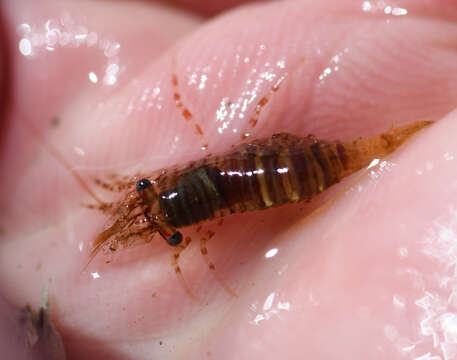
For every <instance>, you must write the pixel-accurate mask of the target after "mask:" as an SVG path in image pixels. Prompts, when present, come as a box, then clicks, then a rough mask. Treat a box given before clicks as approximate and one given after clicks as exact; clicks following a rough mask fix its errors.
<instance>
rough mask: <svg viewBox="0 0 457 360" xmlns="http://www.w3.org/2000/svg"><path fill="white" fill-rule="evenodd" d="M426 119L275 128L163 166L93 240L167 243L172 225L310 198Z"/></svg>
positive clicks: (174, 241) (176, 238)
mask: <svg viewBox="0 0 457 360" xmlns="http://www.w3.org/2000/svg"><path fill="white" fill-rule="evenodd" d="M431 123H432V122H429V121H421V122H415V123H411V124H408V125H405V126H402V127H393V128H391V129H390V130H389V131H387V132H385V133H382V134H380V135H376V136H373V137H371V138H366V139H364V138H358V139H355V140H351V141H346V142H340V141H322V140H318V139H316V138H315V137H314V136H311V135H309V136H307V137H297V136H294V135H291V134H287V133H279V134H275V135H273V136H271V137H270V138H267V139H261V140H255V141H251V142H248V143H246V144H242V145H239V146H237V147H235V148H233V149H231V150H230V151H229V152H227V153H225V154H222V155H218V156H206V157H205V158H203V159H201V160H199V161H195V162H192V163H191V164H189V165H186V166H182V167H177V168H174V169H166V170H162V171H160V174H159V175H158V176H155V177H151V178H146V177H145V178H142V179H141V180H139V181H137V183H136V189H130V191H128V192H127V194H126V197H125V198H124V200H122V201H121V202H120V205H119V207H118V211H117V213H115V214H114V216H115V217H116V218H115V221H114V222H113V225H112V226H111V227H110V228H108V229H107V230H105V231H103V232H102V233H101V234H100V235H99V236H98V237H97V239H96V241H95V242H94V249H96V248H98V247H100V245H102V243H106V242H107V241H110V247H111V245H112V243H114V244H115V245H116V247H117V244H118V243H119V242H120V243H122V244H124V245H125V244H126V241H127V239H128V238H129V237H131V236H140V237H141V236H146V237H147V238H150V237H151V236H152V235H154V234H156V233H159V234H160V235H161V236H162V237H163V238H164V239H165V240H166V241H167V242H168V244H170V245H173V246H176V245H179V244H180V243H181V241H182V239H183V236H182V235H181V233H180V232H179V231H178V230H177V229H180V228H183V227H186V226H189V225H194V224H198V223H200V222H202V221H205V220H211V219H214V218H218V217H223V216H226V215H229V214H233V213H242V212H245V211H253V210H263V209H267V208H271V207H277V206H282V205H286V204H289V203H295V202H300V201H309V200H310V199H312V198H313V197H314V196H316V195H317V194H319V193H321V192H322V191H324V190H326V189H328V188H329V187H330V186H332V185H334V184H336V183H338V182H339V181H341V179H343V178H344V177H346V176H348V175H350V174H352V173H354V172H356V171H358V170H360V169H362V168H364V167H366V166H368V165H369V164H370V162H371V161H372V160H373V159H374V158H384V157H386V156H387V155H389V154H390V153H392V152H393V151H395V150H396V149H397V148H398V147H399V146H400V145H401V144H402V143H404V142H405V141H406V140H408V139H409V138H410V137H411V136H412V135H414V134H415V133H416V132H417V131H419V130H421V129H422V128H424V127H426V126H428V125H430V124H431Z"/></svg>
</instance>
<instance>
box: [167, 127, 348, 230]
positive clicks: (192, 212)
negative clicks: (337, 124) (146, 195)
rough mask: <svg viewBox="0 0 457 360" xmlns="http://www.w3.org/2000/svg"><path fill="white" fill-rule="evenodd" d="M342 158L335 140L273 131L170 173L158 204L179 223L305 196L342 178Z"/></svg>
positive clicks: (192, 221) (311, 194)
mask: <svg viewBox="0 0 457 360" xmlns="http://www.w3.org/2000/svg"><path fill="white" fill-rule="evenodd" d="M344 163H345V154H344V147H343V145H341V144H339V143H325V142H322V141H318V140H316V139H315V138H313V137H306V138H298V137H295V136H293V135H289V134H284V133H281V134H276V135H273V136H272V137H271V138H270V139H267V140H263V141H254V142H252V143H250V144H244V145H241V146H239V147H238V148H235V149H233V150H232V151H230V152H229V153H228V154H226V155H223V156H216V157H210V158H206V159H204V160H202V161H200V162H198V163H195V164H193V165H191V166H188V167H186V168H184V169H181V170H177V171H175V172H171V173H169V174H168V175H167V181H165V183H166V186H165V190H163V191H162V192H161V193H160V194H159V204H160V208H161V211H162V213H163V215H164V218H165V220H166V221H167V222H168V223H169V224H170V225H173V226H175V227H178V228H179V227H184V226H187V225H192V224H196V223H199V222H200V221H203V220H207V219H212V218H214V217H218V216H224V215H227V214H229V213H238V212H244V211H250V210H261V209H266V208H269V207H274V206H280V205H284V204H287V203H291V202H298V201H302V200H309V199H311V198H312V197H313V196H315V195H317V194H318V193H320V192H322V191H323V190H325V189H327V188H328V187H329V186H331V185H333V184H335V183H337V182H339V181H340V179H341V178H342V177H343V176H344V173H345V166H344Z"/></svg>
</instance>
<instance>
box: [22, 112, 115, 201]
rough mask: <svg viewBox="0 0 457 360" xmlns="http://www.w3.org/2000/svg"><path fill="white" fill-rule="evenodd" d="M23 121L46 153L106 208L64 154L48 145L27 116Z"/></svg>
mask: <svg viewBox="0 0 457 360" xmlns="http://www.w3.org/2000/svg"><path fill="white" fill-rule="evenodd" d="M23 120H24V121H23V124H24V125H25V127H26V128H27V130H28V131H29V132H30V133H31V134H32V135H33V137H34V138H35V140H36V141H37V142H38V143H39V144H40V145H41V146H42V147H43V149H45V150H46V152H48V154H50V155H51V156H52V157H53V158H54V159H56V160H57V162H58V163H59V164H60V165H62V166H63V167H64V168H65V169H67V170H68V171H69V172H70V173H71V174H72V175H73V177H74V178H75V179H76V181H77V182H78V184H79V185H80V186H81V187H82V188H83V189H84V190H85V191H86V192H87V193H88V194H89V195H90V196H91V197H92V198H93V199H94V200H95V201H96V202H97V203H98V204H99V205H100V207H101V208H104V207H105V206H106V203H105V202H103V201H102V200H101V199H100V198H99V197H98V196H97V195H95V193H94V192H93V191H92V190H91V189H90V187H89V186H88V185H87V183H86V182H85V181H84V179H83V178H82V176H81V175H80V174H79V172H78V171H77V170H76V169H75V168H74V167H73V166H71V165H70V163H69V162H68V161H67V160H66V159H65V158H64V157H63V156H62V154H61V153H60V152H59V151H58V150H57V149H56V148H54V147H53V146H52V145H51V144H49V143H47V142H46V141H45V140H44V138H43V136H42V135H41V134H40V132H39V131H38V129H37V128H36V127H35V126H34V125H32V123H31V122H30V121H28V120H27V118H26V117H25V116H24V119H23Z"/></svg>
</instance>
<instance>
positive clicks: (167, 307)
mask: <svg viewBox="0 0 457 360" xmlns="http://www.w3.org/2000/svg"><path fill="white" fill-rule="evenodd" d="M316 3H317V4H318V5H316ZM370 5H371V9H370ZM195 6H197V5H195ZM198 6H199V7H198V8H199V9H200V8H201V7H204V6H202V3H200V4H199V5H198ZM387 6H390V8H388V7H387ZM389 9H390V10H389ZM401 9H406V10H407V14H406V15H403V11H402V10H401ZM3 10H4V11H3V16H4V19H3V21H4V22H5V28H6V29H8V30H9V33H8V37H7V41H6V43H5V44H4V46H5V47H6V48H7V49H8V50H9V54H10V58H9V61H10V64H9V66H10V76H9V81H10V83H9V84H8V85H9V98H8V101H9V107H8V111H7V116H6V118H4V127H3V133H2V135H3V136H2V138H1V146H2V151H1V155H0V156H1V158H0V166H1V169H0V171H1V173H2V174H3V176H2V186H1V187H0V197H1V219H2V220H1V222H0V225H1V227H2V229H3V232H4V233H3V235H2V238H1V239H2V240H1V242H0V284H1V288H2V293H3V295H4V297H5V298H6V299H7V300H8V301H9V302H10V303H12V304H15V305H16V306H18V307H20V306H23V305H24V304H25V303H31V304H34V305H36V306H37V305H38V304H39V299H40V294H41V289H42V288H43V286H44V284H46V283H49V291H50V304H51V310H52V312H53V313H52V316H53V319H54V321H55V323H56V325H57V327H58V329H59V331H60V332H61V334H62V337H63V340H64V343H65V346H66V349H67V353H68V357H69V358H70V359H80V358H83V357H84V358H91V359H99V358H101V357H102V356H106V357H107V358H111V359H151V358H160V359H183V358H186V359H202V358H212V359H218V360H219V359H234V358H236V359H277V358H287V359H303V356H304V355H306V358H310V359H313V358H317V359H337V358H351V359H434V360H437V359H451V358H455V356H457V331H456V330H455V329H456V326H457V300H456V295H455V291H457V287H456V285H455V284H456V273H455V264H456V260H455V247H456V243H457V242H456V241H457V235H456V233H457V220H456V219H457V217H456V216H457V215H456V206H455V205H454V204H455V203H456V201H457V185H456V184H457V183H456V178H457V177H456V175H457V165H456V161H457V142H456V141H455V136H453V134H456V133H457V112H453V110H454V108H455V106H456V104H457V51H456V49H457V26H456V25H455V24H456V20H457V6H456V5H455V1H453V0H449V1H444V0H443V1H431V0H429V1H425V0H424V1H418V0H414V1H413V0H411V1H398V2H397V3H392V4H387V3H385V4H384V5H383V7H381V5H379V7H378V3H376V2H363V1H350V0H347V1H341V0H338V1H333V2H332V1H320V2H311V1H294V2H292V1H290V2H279V3H270V4H267V3H265V4H257V5H252V6H249V7H244V8H240V9H238V10H234V11H232V12H230V13H226V14H224V15H223V16H220V17H217V18H214V19H211V20H209V21H206V22H203V21H202V20H200V18H199V17H198V16H197V15H189V14H188V13H184V12H179V10H169V9H165V8H162V7H160V6H157V5H152V4H148V3H145V2H143V3H129V2H120V1H116V2H95V1H94V2H90V1H89V2H86V3H81V2H79V1H78V2H76V1H75V2H64V3H62V2H53V1H50V0H48V1H47V2H45V1H40V4H39V5H38V4H37V3H36V2H33V1H27V0H21V1H18V0H15V1H7V2H6V3H4V4H3ZM389 11H390V13H389ZM65 14H70V15H69V16H68V15H65ZM394 14H395V15H394ZM69 17H70V18H71V19H72V21H73V23H72V24H70V23H68V18H69ZM65 18H66V19H67V22H65V21H64V23H65V25H62V24H61V23H59V21H60V20H61V19H65ZM47 20H52V21H51V23H50V25H48V27H49V28H50V29H53V28H56V27H58V28H59V29H60V30H61V33H63V32H65V31H67V32H69V33H71V36H72V39H73V40H74V34H75V31H76V30H75V29H76V28H77V27H78V26H84V27H85V28H87V29H88V33H91V32H93V33H96V34H97V35H98V39H97V41H98V43H97V44H96V45H93V46H89V43H90V40H88V39H85V40H81V41H82V42H83V43H82V44H80V46H79V47H76V46H74V45H73V46H71V45H66V44H65V41H64V40H65V39H64V40H62V44H60V43H58V44H57V45H52V34H50V40H48V41H50V42H51V47H54V48H55V49H54V50H53V51H50V50H46V49H45V45H36V46H35V47H33V46H32V54H31V55H29V56H25V55H24V54H22V53H21V52H20V51H19V48H20V49H21V50H22V52H23V53H26V54H27V51H28V49H27V45H28V43H27V41H25V42H22V43H21V38H25V39H32V35H34V34H35V38H36V36H37V35H36V34H42V35H43V34H45V33H46V30H45V27H44V25H45V23H46V21H47ZM20 24H30V25H31V26H32V30H31V33H29V34H28V35H23V34H22V35H18V34H17V33H16V30H15V29H16V28H17V27H18V25H20ZM81 32H83V30H81V29H80V30H79V33H81ZM61 36H62V35H61ZM106 40H109V41H110V44H111V45H112V46H111V47H110V48H108V49H107V50H106V53H104V52H103V50H100V45H99V44H100V43H103V41H106ZM178 40H179V41H178ZM30 41H31V40H30ZM116 43H118V44H120V48H119V50H118V51H119V53H118V54H117V55H113V54H114V53H115V52H116V51H117V50H116V47H115V44H116ZM20 45H21V47H20ZM108 55H113V56H117V58H116V57H113V56H112V57H109V56H108ZM173 56H175V57H176V68H177V70H176V72H177V74H178V75H179V78H180V91H181V94H182V97H183V100H184V102H185V103H186V105H187V106H188V107H189V109H190V110H191V111H192V113H193V115H194V118H195V119H196V120H197V121H198V123H199V124H200V126H201V127H202V129H203V130H204V132H205V137H206V139H208V143H209V151H210V152H212V153H214V152H219V151H224V150H227V149H229V148H230V146H231V145H232V144H235V143H238V142H239V139H240V134H241V133H244V132H250V133H251V137H252V138H260V137H264V136H268V135H271V134H272V133H274V132H278V131H286V132H291V133H294V134H297V135H306V134H308V133H312V134H314V135H316V136H318V137H319V138H322V139H329V140H330V139H341V140H346V139H352V138H355V137H358V136H369V135H374V134H377V133H380V132H382V131H384V130H387V129H388V128H389V127H391V126H392V125H397V124H405V123H408V122H412V121H417V120H435V121H437V124H435V125H434V126H432V127H431V128H429V129H426V130H425V131H423V132H422V133H421V134H419V135H418V136H417V137H415V138H414V139H412V140H411V141H409V142H408V143H407V144H406V145H405V146H404V147H403V148H401V149H399V150H398V151H397V152H396V153H395V154H394V155H393V156H391V157H389V158H388V159H385V160H386V162H381V165H380V166H377V167H374V168H372V169H370V171H366V172H364V173H362V174H360V176H357V175H356V176H354V177H352V178H350V179H348V180H347V181H345V182H344V183H342V184H339V185H338V186H336V187H334V188H333V189H331V190H329V192H327V193H326V194H324V195H323V196H321V197H320V198H318V199H316V200H315V201H313V202H311V203H309V204H299V205H291V206H286V207H283V208H279V209H275V210H270V211H265V212H258V213H250V214H242V215H236V216H232V217H229V218H226V219H225V221H224V224H223V225H222V226H218V225H217V224H216V223H210V224H205V229H213V230H215V232H216V235H215V237H214V238H213V239H212V240H211V241H210V242H209V244H208V249H209V255H210V257H211V259H212V260H213V262H214V263H215V264H216V268H217V274H219V276H220V277H221V278H223V279H224V281H226V282H227V283H228V285H229V286H230V287H231V288H232V289H234V291H235V292H236V293H237V295H238V296H237V297H231V296H229V295H228V294H227V292H226V291H225V290H224V289H223V288H222V287H221V286H220V284H219V283H218V282H217V281H216V280H215V278H214V276H213V275H214V274H212V273H211V271H210V270H208V267H207V265H206V264H205V263H204V261H203V259H202V257H201V255H200V254H199V246H198V238H199V236H198V234H197V233H196V232H195V229H192V228H191V229H186V230H185V231H184V233H185V234H189V235H191V236H192V238H193V243H192V245H191V246H190V248H189V249H187V250H186V251H185V252H184V253H183V254H182V259H181V260H182V261H181V267H182V270H183V274H184V277H185V279H186V281H187V283H188V285H189V287H190V288H191V290H192V292H193V293H194V294H195V295H196V296H197V298H198V300H197V301H192V300H191V299H190V298H189V296H187V294H186V292H185V290H184V289H183V287H182V286H181V284H180V283H179V282H178V280H177V278H176V276H175V274H174V270H173V268H172V267H171V265H170V263H171V258H172V253H173V249H172V248H170V247H169V246H168V245H167V244H166V243H165V242H164V241H163V240H161V239H160V238H159V237H155V238H154V240H153V241H152V242H151V243H149V244H147V245H142V246H135V247H132V248H131V249H127V250H122V251H119V252H118V253H116V256H114V257H107V256H106V255H104V254H99V256H97V258H96V259H95V260H94V261H93V262H92V263H91V264H90V265H89V268H88V269H87V271H85V272H82V268H83V267H84V265H85V263H86V261H87V259H88V254H89V251H90V244H91V241H92V240H93V239H94V237H95V236H96V235H97V233H98V232H100V231H101V230H102V229H103V226H104V222H105V220H106V218H105V217H104V216H103V215H101V214H99V213H97V212H95V211H93V210H88V209H86V208H84V207H82V206H81V203H93V202H94V200H93V199H91V197H90V196H89V195H88V194H87V193H86V192H85V191H84V190H83V189H82V188H81V187H80V186H79V184H78V183H77V182H76V181H75V179H74V178H73V177H72V176H71V175H70V174H69V172H68V171H67V170H66V169H65V168H64V167H62V166H61V164H60V163H59V162H58V161H57V160H56V159H55V158H54V157H52V156H50V154H49V152H47V151H45V150H44V149H43V147H42V146H40V145H39V142H38V141H36V140H37V136H33V135H32V133H31V132H30V131H29V130H28V127H29V126H28V125H25V124H29V125H30V124H32V126H33V127H35V128H38V129H39V133H40V137H43V138H44V139H45V142H46V143H49V144H52V146H53V147H55V148H57V149H58V151H59V152H60V153H61V154H62V155H63V156H64V157H65V159H66V160H67V161H68V162H69V163H70V164H71V165H72V166H74V167H75V168H76V169H78V171H79V172H80V173H81V174H82V176H83V178H85V179H86V180H87V181H88V183H89V184H90V187H91V188H92V189H93V190H94V192H96V193H97V195H99V196H100V197H101V198H103V199H105V200H110V199H117V198H118V197H119V195H116V194H114V195H113V194H110V193H108V192H105V191H103V190H102V189H100V188H97V187H95V186H94V184H93V183H92V182H91V180H90V179H91V178H92V177H94V176H100V177H104V176H105V177H106V176H107V174H109V173H112V172H115V173H120V174H135V173H137V172H138V171H140V172H143V173H144V172H148V171H152V170H156V169H158V168H161V167H170V166H172V165H173V164H175V163H185V162H187V161H190V160H195V159H198V158H200V157H202V156H204V155H205V154H206V153H207V152H204V151H202V150H201V149H200V146H201V144H202V143H201V142H200V139H199V137H198V136H197V135H196V134H195V132H194V130H193V128H192V127H191V124H190V123H189V122H186V120H184V119H183V117H182V116H181V115H180V113H179V111H178V110H177V109H176V107H175V104H174V101H173V97H172V92H173V89H172V85H171V73H172V71H173V68H172V64H173ZM109 59H111V60H112V62H113V63H116V64H119V66H120V71H119V72H118V73H117V74H114V77H112V78H109V77H107V78H106V80H107V81H108V82H109V81H110V80H112V82H115V83H114V84H113V85H106V84H105V83H104V73H105V70H106V68H107V64H108V61H109ZM266 63H269V64H267V65H265V64H266ZM283 64H284V66H283ZM254 70H255V72H254ZM286 71H288V72H289V76H288V77H287V79H285V80H284V81H283V82H282V84H281V88H280V90H279V91H278V92H277V93H275V94H273V96H272V98H271V101H270V102H269V103H268V105H267V106H266V107H265V108H264V111H263V113H262V115H261V117H260V119H259V123H258V125H257V126H256V127H255V128H254V129H251V128H250V126H249V124H248V121H249V117H250V115H251V114H252V113H253V110H254V108H255V105H256V103H257V102H258V101H259V100H260V98H261V97H262V96H263V95H264V94H265V93H267V92H268V90H269V89H270V88H271V86H272V85H273V84H274V83H275V81H277V79H278V78H279V77H281V76H282V75H284V73H285V72H286ZM91 72H93V73H94V74H96V75H97V79H98V82H97V83H94V82H93V81H91V80H90V78H89V75H88V74H89V73H91ZM92 80H94V77H93V76H92ZM247 91H250V93H247ZM245 100H246V107H243V104H244V102H245ZM250 100H252V101H250ZM229 101H230V102H231V103H233V104H234V105H232V108H230V107H229V105H227V103H228V102H229ZM224 104H226V105H224ZM237 104H238V105H239V107H237V106H236V105H237ZM231 109H233V114H234V115H235V116H233V118H231V117H230V116H229V114H230V111H232V110H231ZM224 111H227V112H228V114H227V112H224ZM240 115H243V116H240ZM56 116H57V117H58V118H59V119H60V125H59V126H58V127H56V128H53V127H51V126H50V121H51V119H52V118H54V117H56ZM218 129H221V130H220V131H218ZM328 199H332V201H331V202H330V203H327V205H325V206H323V207H321V208H320V209H319V211H317V212H315V213H312V210H313V209H316V208H319V206H321V205H322V204H323V203H324V202H325V200H328ZM272 249H277V250H272ZM275 252H276V253H275ZM108 259H109V260H111V263H109V264H106V263H105V262H106V260H108ZM427 354H429V355H428V357H427ZM421 356H423V358H421Z"/></svg>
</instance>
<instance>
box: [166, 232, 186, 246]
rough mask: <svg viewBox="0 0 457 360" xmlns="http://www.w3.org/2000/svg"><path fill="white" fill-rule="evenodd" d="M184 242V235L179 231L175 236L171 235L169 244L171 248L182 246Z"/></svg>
mask: <svg viewBox="0 0 457 360" xmlns="http://www.w3.org/2000/svg"><path fill="white" fill-rule="evenodd" d="M181 241H182V234H181V233H180V232H179V231H176V232H175V233H174V234H173V235H171V236H170V237H169V238H168V240H167V242H168V244H169V245H171V246H176V245H179V244H181Z"/></svg>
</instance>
